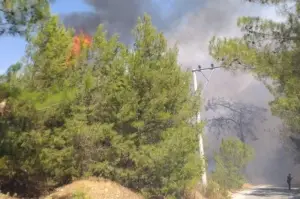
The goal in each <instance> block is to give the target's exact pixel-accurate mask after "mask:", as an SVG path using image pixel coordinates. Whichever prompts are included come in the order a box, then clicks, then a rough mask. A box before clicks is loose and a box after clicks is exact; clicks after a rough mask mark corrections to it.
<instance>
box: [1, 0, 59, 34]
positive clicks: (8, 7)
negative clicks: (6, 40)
mask: <svg viewBox="0 0 300 199" xmlns="http://www.w3.org/2000/svg"><path fill="white" fill-rule="evenodd" d="M53 1H54V0H0V35H4V34H8V35H24V34H26V33H28V30H30V29H31V28H33V27H34V26H36V25H38V24H39V23H40V22H43V21H44V20H46V19H47V18H48V17H49V16H50V10H49V3H50V2H53Z"/></svg>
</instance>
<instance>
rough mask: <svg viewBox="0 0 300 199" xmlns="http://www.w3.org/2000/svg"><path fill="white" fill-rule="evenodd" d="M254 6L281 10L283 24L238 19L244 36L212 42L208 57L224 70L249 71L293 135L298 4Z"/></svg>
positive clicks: (299, 104) (299, 106)
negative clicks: (262, 87)
mask: <svg viewBox="0 0 300 199" xmlns="http://www.w3.org/2000/svg"><path fill="white" fill-rule="evenodd" d="M249 1H250V0H249ZM254 2H257V3H262V4H263V3H268V4H271V5H275V6H276V7H277V8H282V9H281V11H282V12H281V14H282V16H283V17H284V18H285V21H283V22H275V21H273V20H268V19H263V18H259V17H240V18H239V20H238V26H239V27H240V28H241V30H242V31H243V33H244V36H243V37H242V38H213V39H212V41H211V44H210V52H211V55H212V56H213V57H214V58H216V59H218V60H219V61H222V63H223V66H224V68H227V69H229V70H237V69H242V70H245V69H246V70H249V69H251V71H252V72H253V74H254V75H256V76H257V77H258V78H260V79H261V80H262V82H263V83H265V85H266V86H267V88H268V89H269V90H270V92H271V93H272V94H273V95H274V97H275V99H274V100H273V101H271V102H270V106H271V109H272V113H273V114H275V115H277V116H279V117H280V118H282V119H283V121H284V122H285V123H286V124H287V125H288V126H289V127H290V130H291V131H292V132H299V129H300V114H299V110H300V100H299V99H300V98H299V96H300V93H299V90H300V87H299V85H300V84H299V80H300V76H299V74H300V73H299V61H300V60H299V52H300V48H299V44H300V43H299V42H300V37H299V33H300V32H299V30H300V23H299V15H300V3H299V1H296V0H291V1H284V0H270V1H268V0H257V1H254ZM287 2H288V3H287ZM281 6H283V7H281ZM270 80H271V81H270ZM270 82H271V83H270Z"/></svg>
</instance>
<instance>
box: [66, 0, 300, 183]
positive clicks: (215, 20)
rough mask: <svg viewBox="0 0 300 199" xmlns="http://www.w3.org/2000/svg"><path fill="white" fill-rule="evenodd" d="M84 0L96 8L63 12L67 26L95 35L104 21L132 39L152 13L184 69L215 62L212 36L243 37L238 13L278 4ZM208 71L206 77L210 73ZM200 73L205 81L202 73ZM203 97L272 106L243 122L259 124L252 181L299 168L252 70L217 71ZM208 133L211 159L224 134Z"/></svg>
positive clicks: (265, 12) (273, 179)
mask: <svg viewBox="0 0 300 199" xmlns="http://www.w3.org/2000/svg"><path fill="white" fill-rule="evenodd" d="M162 1H163V2H164V3H163V4H164V5H163V6H162ZM85 3H86V4H88V5H90V6H91V8H92V11H91V12H85V13H72V14H70V15H67V16H64V17H63V19H64V22H65V24H66V25H68V26H71V27H74V28H75V29H77V30H83V31H85V32H87V33H90V34H93V33H94V32H95V30H96V28H97V26H98V25H99V24H104V26H105V28H106V29H107V30H108V33H109V34H110V35H111V34H113V33H118V34H119V35H120V39H121V41H123V42H125V43H127V44H130V43H131V42H132V36H131V30H132V28H133V27H134V25H135V24H136V20H137V18H138V17H139V16H142V15H143V14H144V13H145V12H146V13H148V14H150V15H151V17H152V20H153V23H154V25H155V26H156V27H158V29H159V30H161V31H163V32H164V33H165V35H166V37H167V39H168V41H169V43H170V45H173V44H175V43H177V45H178V47H179V62H180V64H181V65H182V67H183V68H185V69H186V68H193V67H196V66H197V65H199V64H201V65H203V66H209V65H210V63H211V62H212V61H213V60H212V59H211V58H210V57H209V54H208V42H209V40H210V38H211V37H212V36H222V37H223V36H225V37H234V36H239V35H240V34H241V33H240V31H239V30H238V29H237V27H236V20H237V17H238V16H245V15H250V16H264V17H269V18H274V17H276V15H275V12H274V8H272V7H260V6H259V5H253V4H248V3H245V1H243V0H186V1H182V0H168V1H167V0H161V1H159V0H152V1H150V0H126V1H125V0H85ZM204 75H206V76H208V74H207V73H206V74H204ZM198 78H199V80H200V81H201V80H204V78H202V76H200V74H199V76H198ZM204 96H205V99H204V103H206V102H207V101H208V100H209V99H212V98H222V99H226V100H228V101H230V102H232V103H233V104H234V103H237V104H243V106H247V104H248V105H249V107H253V106H255V107H261V108H263V109H268V111H267V112H266V113H264V118H266V121H265V122H259V121H255V120H253V121H251V122H248V123H247V125H248V126H247V127H245V128H251V125H253V126H255V127H256V128H253V129H255V130H254V131H252V134H253V135H254V136H255V138H257V139H254V140H251V139H250V140H246V142H248V143H249V144H251V145H252V146H253V147H254V148H255V151H256V158H255V160H254V161H253V162H252V163H251V165H249V167H248V169H247V176H248V179H249V180H250V181H251V182H253V183H268V184H282V183H285V177H286V175H287V174H288V173H289V172H291V173H292V174H293V172H294V173H295V172H296V170H295V166H294V163H293V161H292V157H291V155H290V154H289V153H288V152H287V151H285V150H284V149H283V148H282V142H281V140H280V132H279V131H278V130H277V129H278V126H280V125H281V122H280V120H279V119H278V118H276V117H274V116H272V115H271V113H270V110H269V106H268V101H270V100H272V96H271V94H270V93H269V92H268V91H267V89H266V88H265V87H264V85H262V84H261V83H260V82H258V81H257V80H255V78H253V76H251V75H250V74H246V73H238V74H237V75H235V76H233V75H232V74H231V73H229V72H226V71H223V70H218V71H215V72H214V74H213V75H212V78H211V79H210V82H209V85H208V87H207V88H206V90H205V91H204ZM232 103H231V104H232ZM224 110H225V111H226V109H224ZM224 110H223V112H224ZM228 111H229V110H228ZM225 114H226V113H225ZM229 115H230V114H229ZM203 116H204V117H203ZM203 116H202V118H206V119H210V118H214V117H219V116H220V113H215V112H214V113H212V112H205V113H203ZM205 135H206V136H205V140H206V142H205V145H206V146H205V148H206V154H207V156H208V159H209V164H210V160H211V159H212V156H213V152H214V151H215V150H217V149H218V146H219V143H220V141H221V139H219V136H217V135H216V134H215V133H213V132H210V131H209V128H206V133H205ZM228 135H235V136H237V132H235V131H234V129H231V130H227V132H223V133H222V134H221V137H222V136H223V137H224V136H225V137H226V136H228ZM298 173H299V172H298ZM295 178H296V177H295Z"/></svg>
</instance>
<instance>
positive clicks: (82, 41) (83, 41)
mask: <svg viewBox="0 0 300 199" xmlns="http://www.w3.org/2000/svg"><path fill="white" fill-rule="evenodd" d="M91 44H92V37H91V36H89V35H87V34H81V35H76V36H75V37H74V38H73V48H72V54H73V55H75V56H77V55H79V54H80V50H81V46H83V47H90V46H91Z"/></svg>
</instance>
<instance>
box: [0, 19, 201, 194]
mask: <svg viewBox="0 0 300 199" xmlns="http://www.w3.org/2000/svg"><path fill="white" fill-rule="evenodd" d="M133 33H134V37H135V43H134V47H133V49H130V48H128V47H127V46H125V45H124V44H122V43H120V42H119V41H118V36H117V35H116V36H113V37H111V38H109V39H108V38H107V35H106V33H105V31H104V30H103V27H102V26H99V28H98V30H97V32H96V33H95V35H94V37H93V43H92V46H91V47H90V48H86V49H83V51H82V52H81V54H80V55H79V56H78V57H75V58H72V60H71V62H68V63H70V64H69V65H68V64H66V60H68V58H69V55H70V54H69V52H70V50H71V48H72V36H73V33H72V31H70V30H67V29H66V28H65V27H64V26H62V25H61V24H60V23H59V21H58V18H57V17H52V18H51V19H50V20H49V21H48V22H47V23H45V24H44V25H43V26H41V27H40V28H39V32H38V33H37V35H35V36H33V37H32V38H31V39H30V43H29V45H28V48H27V55H26V58H27V62H25V63H24V64H23V67H22V68H23V69H22V71H23V72H22V73H21V75H18V76H16V79H17V81H14V82H15V83H14V84H13V85H14V87H15V89H14V94H13V92H6V97H7V98H8V101H9V103H8V104H9V106H8V107H9V112H8V113H7V114H6V115H5V116H4V117H2V118H0V120H1V129H3V131H2V132H1V136H2V137H1V140H0V185H1V186H2V189H3V190H4V191H10V192H16V193H25V192H26V191H27V193H31V195H29V196H33V194H39V192H41V191H44V190H46V189H49V188H52V187H55V186H59V185H62V184H65V183H68V182H70V181H72V180H74V179H78V178H81V177H85V176H98V177H104V178H107V179H111V180H113V181H116V182H119V183H121V184H122V185H124V186H127V187H129V188H132V189H134V190H137V191H140V192H142V193H143V194H144V195H145V196H147V197H150V196H166V197H170V198H180V197H181V195H182V194H183V191H184V190H185V189H186V188H188V187H192V186H194V185H195V183H197V181H198V180H199V177H200V176H201V173H202V165H201V160H200V159H199V156H197V153H196V151H197V147H198V145H197V135H198V133H199V132H201V129H202V128H201V125H200V126H195V125H192V124H191V119H192V118H193V117H194V116H195V113H196V111H198V108H196V107H199V105H200V104H199V102H198V101H199V95H192V94H191V92H190V81H191V79H190V74H188V73H187V72H182V71H181V69H180V66H179V65H178V64H177V49H176V47H172V48H169V47H168V46H167V41H166V39H165V38H164V36H163V34H161V33H159V32H158V31H157V30H156V29H155V28H154V27H153V26H152V24H151V19H150V17H149V16H147V15H146V16H144V17H143V18H141V19H139V21H138V23H137V26H136V28H135V29H134V31H133ZM4 79H5V80H4V82H3V83H1V86H5V88H7V89H8V90H9V89H11V88H12V87H10V86H9V85H10V82H11V80H10V79H11V78H8V77H5V78H4ZM20 171H22V172H20ZM15 182H18V183H15ZM13 183H15V184H13Z"/></svg>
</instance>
